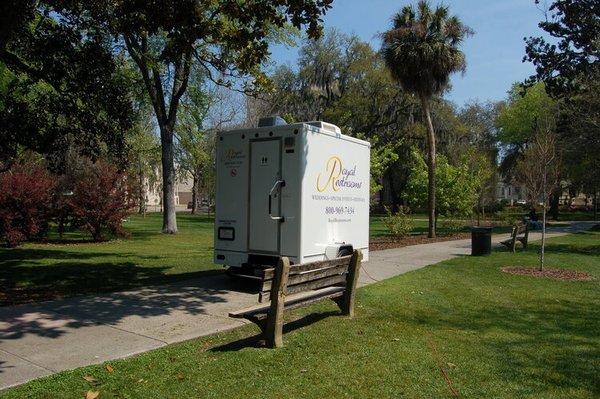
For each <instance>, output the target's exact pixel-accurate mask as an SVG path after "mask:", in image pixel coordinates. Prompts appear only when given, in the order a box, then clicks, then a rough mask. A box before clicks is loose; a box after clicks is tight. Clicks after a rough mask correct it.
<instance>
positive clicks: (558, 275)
mask: <svg viewBox="0 0 600 399" xmlns="http://www.w3.org/2000/svg"><path fill="white" fill-rule="evenodd" d="M502 271H503V272H504V273H510V274H516V275H519V276H531V277H542V278H549V279H552V280H562V281H590V280H593V279H594V278H593V277H592V275H591V274H588V273H585V272H578V271H575V270H569V269H544V270H542V271H540V270H539V269H538V268H533V267H504V268H502Z"/></svg>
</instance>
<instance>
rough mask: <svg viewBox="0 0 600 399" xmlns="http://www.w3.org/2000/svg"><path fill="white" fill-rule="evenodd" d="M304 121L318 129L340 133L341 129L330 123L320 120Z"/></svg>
mask: <svg viewBox="0 0 600 399" xmlns="http://www.w3.org/2000/svg"><path fill="white" fill-rule="evenodd" d="M306 123H307V124H309V125H311V126H315V127H318V128H319V129H323V130H327V131H329V132H331V133H336V134H341V133H342V130H341V129H340V128H339V127H337V126H336V125H334V124H332V123H327V122H321V121H314V122H306Z"/></svg>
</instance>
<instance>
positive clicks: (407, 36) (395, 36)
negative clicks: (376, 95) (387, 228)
mask: <svg viewBox="0 0 600 399" xmlns="http://www.w3.org/2000/svg"><path fill="white" fill-rule="evenodd" d="M471 34H472V31H471V29H470V28H469V27H467V26H465V25H464V24H463V23H462V22H461V21H460V20H459V19H458V18H457V17H456V16H450V15H449V11H448V7H446V6H442V5H439V6H437V7H436V9H435V10H432V8H431V7H430V6H429V3H428V2H427V1H419V3H418V5H417V9H416V10H415V8H414V7H413V6H412V5H409V6H406V7H404V8H403V9H402V10H401V11H400V12H399V13H398V14H396V15H395V16H394V18H393V20H392V28H391V29H390V30H389V31H387V32H385V33H384V34H383V46H382V53H383V57H384V59H385V62H386V64H387V66H388V68H389V70H390V72H391V74H392V77H393V78H394V80H396V81H397V82H398V83H400V86H401V87H402V88H403V89H404V90H405V91H407V92H409V93H412V94H414V95H416V96H418V97H419V99H420V101H421V105H422V107H423V114H424V117H425V124H426V125H427V131H428V134H427V148H428V159H427V166H428V179H429V188H428V198H427V203H428V210H429V237H431V238H433V237H435V131H434V129H433V123H432V121H431V110H430V102H431V98H432V97H433V96H434V95H439V94H441V93H442V92H443V91H444V90H445V89H446V88H447V87H448V83H449V81H450V74H452V73H454V72H458V71H462V72H464V70H465V68H466V62H465V55H464V54H463V52H462V51H460V49H459V46H460V44H461V43H462V42H463V40H464V39H465V38H466V37H467V36H469V35H471Z"/></svg>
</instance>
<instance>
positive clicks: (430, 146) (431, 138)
mask: <svg viewBox="0 0 600 399" xmlns="http://www.w3.org/2000/svg"><path fill="white" fill-rule="evenodd" d="M421 105H422V107H423V112H424V114H425V124H426V125H427V154H428V156H427V178H428V181H429V187H428V190H427V213H428V216H429V238H435V229H436V213H435V167H436V160H435V131H434V130H433V122H432V120H431V111H430V109H429V99H428V98H427V97H426V96H425V95H421Z"/></svg>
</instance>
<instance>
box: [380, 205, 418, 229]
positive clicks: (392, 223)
mask: <svg viewBox="0 0 600 399" xmlns="http://www.w3.org/2000/svg"><path fill="white" fill-rule="evenodd" d="M384 208H385V213H386V216H385V217H384V218H383V223H384V225H385V227H387V229H388V231H389V232H390V234H391V235H393V236H394V237H406V236H407V235H409V234H410V232H411V231H412V229H413V220H412V218H411V217H410V213H409V212H408V210H407V209H406V208H404V207H402V206H401V207H399V208H398V211H396V212H395V213H394V212H392V210H391V209H390V208H389V207H387V206H385V207H384Z"/></svg>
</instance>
